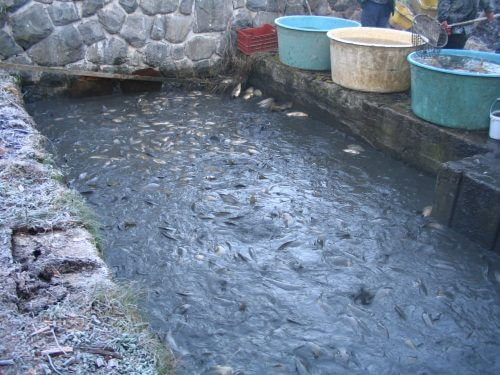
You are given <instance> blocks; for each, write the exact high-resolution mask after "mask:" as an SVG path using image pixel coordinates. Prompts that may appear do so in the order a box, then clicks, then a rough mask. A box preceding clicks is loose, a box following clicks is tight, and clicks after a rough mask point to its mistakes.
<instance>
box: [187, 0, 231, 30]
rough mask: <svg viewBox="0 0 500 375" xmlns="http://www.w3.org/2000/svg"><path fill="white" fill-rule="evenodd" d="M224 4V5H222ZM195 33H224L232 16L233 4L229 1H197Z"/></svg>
mask: <svg viewBox="0 0 500 375" xmlns="http://www.w3.org/2000/svg"><path fill="white" fill-rule="evenodd" d="M221 3H222V4H221ZM194 8H195V12H196V22H195V27H194V32H196V33H204V32H209V31H223V30H225V29H226V28H227V25H228V21H229V17H231V14H232V3H230V2H229V1H227V0H196V2H195V6H194Z"/></svg>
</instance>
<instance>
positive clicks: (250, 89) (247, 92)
mask: <svg viewBox="0 0 500 375" xmlns="http://www.w3.org/2000/svg"><path fill="white" fill-rule="evenodd" d="M254 91H255V90H254V88H253V87H252V86H250V87H249V88H247V89H246V90H245V94H251V95H253V93H254Z"/></svg>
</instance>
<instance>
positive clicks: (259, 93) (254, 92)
mask: <svg viewBox="0 0 500 375" xmlns="http://www.w3.org/2000/svg"><path fill="white" fill-rule="evenodd" d="M253 95H254V96H257V97H260V96H262V91H260V90H259V89H255V90H254V91H253Z"/></svg>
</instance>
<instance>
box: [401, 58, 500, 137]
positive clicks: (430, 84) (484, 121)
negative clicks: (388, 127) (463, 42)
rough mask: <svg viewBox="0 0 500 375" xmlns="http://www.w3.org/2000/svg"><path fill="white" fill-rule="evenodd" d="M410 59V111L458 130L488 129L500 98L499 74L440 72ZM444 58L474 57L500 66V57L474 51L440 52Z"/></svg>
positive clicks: (440, 70)
mask: <svg viewBox="0 0 500 375" xmlns="http://www.w3.org/2000/svg"><path fill="white" fill-rule="evenodd" d="M418 53H421V52H413V53H411V54H410V55H409V56H408V61H409V63H410V71H411V108H412V111H413V113H415V115H417V116H418V117H420V118H422V119H424V120H427V121H429V122H432V123H434V124H437V125H441V126H446V127H449V128H459V129H469V130H475V129H487V128H488V126H489V123H490V106H491V104H492V103H493V102H494V101H495V100H496V99H497V98H498V97H500V72H498V73H497V72H494V73H472V72H470V73H469V72H461V71H455V70H449V69H442V68H437V67H433V66H429V65H425V64H422V63H421V62H418V61H416V60H415V58H416V57H417V56H418V55H417V54H418ZM440 54H441V55H445V56H460V57H465V58H467V57H474V58H478V59H483V60H486V61H491V62H496V63H498V64H500V55H499V54H494V53H488V52H479V51H471V50H452V49H449V50H441V51H440Z"/></svg>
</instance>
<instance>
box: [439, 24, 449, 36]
mask: <svg viewBox="0 0 500 375" xmlns="http://www.w3.org/2000/svg"><path fill="white" fill-rule="evenodd" d="M441 27H442V28H443V30H444V31H446V34H448V35H451V27H450V26H448V21H443V22H441Z"/></svg>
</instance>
